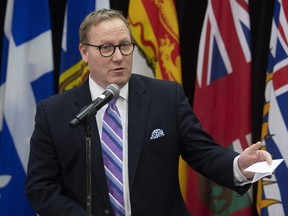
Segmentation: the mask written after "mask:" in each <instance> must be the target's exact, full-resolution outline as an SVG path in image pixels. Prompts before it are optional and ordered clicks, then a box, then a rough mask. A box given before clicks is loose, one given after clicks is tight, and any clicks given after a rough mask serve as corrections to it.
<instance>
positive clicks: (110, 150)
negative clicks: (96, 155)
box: [101, 100, 125, 216]
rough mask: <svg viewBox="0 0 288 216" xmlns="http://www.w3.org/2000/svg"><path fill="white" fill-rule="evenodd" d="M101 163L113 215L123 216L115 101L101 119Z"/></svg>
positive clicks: (120, 143)
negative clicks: (102, 162)
mask: <svg viewBox="0 0 288 216" xmlns="http://www.w3.org/2000/svg"><path fill="white" fill-rule="evenodd" d="M101 145H102V152H103V161H104V167H105V173H106V179H107V185H108V190H109V198H110V202H111V205H112V208H113V209H114V215H115V216H116V215H117V216H118V215H123V216H124V215H125V209H124V199H123V178H122V166H123V165H122V164H123V163H122V161H123V154H122V148H123V134H122V123H121V118H120V113H119V111H118V109H117V107H116V105H115V100H112V101H110V102H109V104H108V108H107V109H106V111H105V114H104V118H103V129H102V142H101Z"/></svg>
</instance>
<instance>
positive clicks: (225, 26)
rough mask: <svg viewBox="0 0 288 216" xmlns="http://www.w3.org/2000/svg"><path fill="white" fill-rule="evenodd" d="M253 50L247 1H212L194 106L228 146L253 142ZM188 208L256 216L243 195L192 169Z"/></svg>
mask: <svg viewBox="0 0 288 216" xmlns="http://www.w3.org/2000/svg"><path fill="white" fill-rule="evenodd" d="M250 67H251V52H250V20H249V4H248V1H247V0H231V1H226V0H209V1H208V5H207V9H206V14H205V18H204V23H203V27H202V32H201V38H200V44H199V53H198V63H197V78H196V84H195V95H194V107H193V110H194V112H195V114H196V115H197V116H198V118H199V120H200V122H201V124H202V126H203V129H204V130H206V131H207V132H208V133H209V134H210V135H211V136H212V137H213V138H214V139H215V141H216V142H218V143H220V144H221V145H223V146H224V147H228V148H231V149H233V150H235V151H237V152H239V153H240V152H241V151H242V150H243V149H244V148H246V147H248V146H249V145H251V142H252V141H251V108H250V105H251V102H250V100H251V68H250ZM186 203H187V206H188V208H189V210H190V212H191V214H192V215H197V216H199V215H205V216H209V215H237V216H238V215H245V216H247V215H251V214H252V206H251V199H250V197H249V194H248V193H246V194H245V195H244V196H242V197H239V196H238V195H237V194H236V193H235V192H233V191H232V190H230V189H227V188H225V187H222V186H219V185H217V184H215V183H213V182H212V181H210V180H208V179H206V178H204V177H203V176H201V175H199V174H197V173H195V172H194V171H192V170H191V169H189V171H188V180H187V198H186Z"/></svg>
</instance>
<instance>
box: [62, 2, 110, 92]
mask: <svg viewBox="0 0 288 216" xmlns="http://www.w3.org/2000/svg"><path fill="white" fill-rule="evenodd" d="M109 7H110V3H109V1H108V0H85V1H81V0H67V3H66V9H65V17H64V27H63V36H62V49H61V51H62V52H61V64H60V76H59V92H62V91H65V90H68V89H71V88H73V87H75V86H78V85H80V84H81V83H83V81H85V80H86V78H87V77H88V75H89V69H88V65H87V64H86V63H85V62H84V61H83V60H82V58H81V55H80V52H79V33H78V32H79V27H80V24H81V22H82V21H83V20H84V18H85V16H86V15H88V13H90V12H92V11H94V10H95V9H100V8H109Z"/></svg>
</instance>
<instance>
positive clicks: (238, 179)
mask: <svg viewBox="0 0 288 216" xmlns="http://www.w3.org/2000/svg"><path fill="white" fill-rule="evenodd" d="M239 157H240V155H238V156H237V157H235V158H234V161H233V172H234V183H235V185H236V186H244V185H246V184H250V183H251V181H250V180H248V179H247V178H246V177H245V176H244V175H243V173H242V172H241V171H240V169H239V166H238V160H239Z"/></svg>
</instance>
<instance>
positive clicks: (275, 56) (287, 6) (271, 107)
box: [257, 0, 288, 216]
mask: <svg viewBox="0 0 288 216" xmlns="http://www.w3.org/2000/svg"><path fill="white" fill-rule="evenodd" d="M262 139H263V142H264V143H265V144H266V145H265V146H264V149H266V150H267V151H269V152H270V153H271V154H272V156H273V159H279V158H283V159H284V162H285V163H282V164H281V165H280V166H279V168H277V170H276V171H275V173H274V174H273V175H272V178H269V179H268V178H264V179H262V180H261V181H259V183H258V195H257V209H258V213H259V215H261V216H263V215H277V216H278V215H279V216H282V215H283V216H284V215H288V205H287V203H288V185H287V179H288V169H287V163H288V154H287V152H288V1H287V0H277V1H275V8H274V16H273V22H272V28H271V38H270V54H269V62H268V69H267V74H266V89H265V105H264V109H263V126H262Z"/></svg>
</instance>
